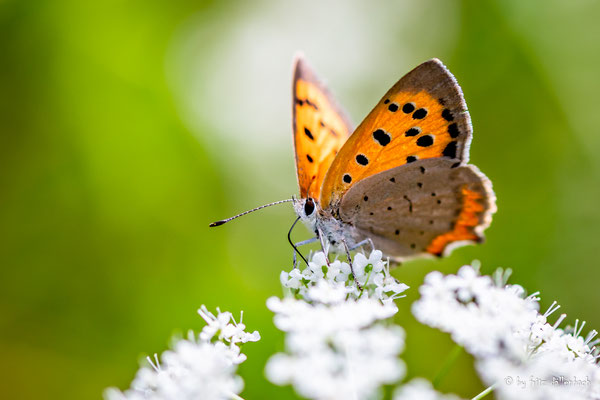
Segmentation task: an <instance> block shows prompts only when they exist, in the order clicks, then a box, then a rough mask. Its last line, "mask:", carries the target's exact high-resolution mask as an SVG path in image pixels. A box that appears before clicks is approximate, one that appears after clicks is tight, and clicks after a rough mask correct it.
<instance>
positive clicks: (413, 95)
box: [320, 59, 472, 208]
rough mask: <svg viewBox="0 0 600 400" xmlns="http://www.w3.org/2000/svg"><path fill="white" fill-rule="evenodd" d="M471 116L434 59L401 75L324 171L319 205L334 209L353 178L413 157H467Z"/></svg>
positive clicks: (461, 159) (451, 79) (447, 74)
mask: <svg viewBox="0 0 600 400" xmlns="http://www.w3.org/2000/svg"><path fill="white" fill-rule="evenodd" d="M471 136H472V128H471V120H470V118H469V113H468V112H467V108H466V104H465V101H464V99H463V95H462V91H461V89H460V87H459V86H458V83H457V82H456V80H455V79H454V76H452V74H451V73H450V71H448V69H446V67H445V66H444V65H443V64H442V63H441V62H440V61H439V60H437V59H433V60H430V61H427V62H425V63H423V64H421V65H419V66H418V67H417V68H415V69H414V70H412V71H411V72H409V73H408V74H406V75H405V76H404V77H403V78H402V79H400V81H398V82H397V83H396V84H395V85H394V86H393V87H392V88H391V89H390V90H389V91H388V92H387V93H386V94H385V96H383V98H382V99H381V101H379V103H378V104H377V105H376V106H375V108H374V109H373V111H371V113H370V114H369V115H368V116H367V118H365V120H364V121H363V122H362V123H361V124H360V125H359V127H358V128H357V129H356V131H355V132H354V133H353V134H352V136H350V138H349V139H348V140H347V141H346V143H345V144H344V146H343V147H342V148H341V149H340V151H339V153H338V155H337V157H336V158H335V160H334V161H333V163H332V164H331V167H330V168H329V171H328V172H327V174H326V176H325V179H324V182H323V186H322V190H321V196H320V203H321V207H323V208H327V207H335V206H336V205H337V204H338V203H339V201H340V200H341V198H342V196H343V195H344V193H346V191H347V190H348V189H350V188H351V187H352V186H353V185H354V184H355V183H356V182H359V181H361V180H362V179H364V178H366V177H369V176H372V175H374V174H377V173H378V172H382V171H386V170H389V169H391V168H394V167H397V166H400V165H403V164H406V163H411V162H414V161H416V160H421V159H426V158H434V157H447V158H452V159H457V162H459V163H461V164H462V163H466V162H467V161H468V154H469V153H468V150H469V144H470V141H471Z"/></svg>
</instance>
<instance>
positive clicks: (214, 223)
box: [209, 199, 294, 227]
mask: <svg viewBox="0 0 600 400" xmlns="http://www.w3.org/2000/svg"><path fill="white" fill-rule="evenodd" d="M293 200H294V199H285V200H279V201H275V202H273V203H269V204H265V205H263V206H260V207H256V208H253V209H252V210H248V211H244V212H243V213H241V214H238V215H234V216H233V217H230V218H227V219H222V220H220V221H216V222H213V223H211V224H210V225H209V226H210V227H213V226H221V225H223V224H224V223H226V222H229V221H231V220H232V219H236V218H238V217H241V216H242V215H246V214H250V213H251V212H254V211H258V210H260V209H262V208H266V207H271V206H275V205H277V204H281V203H288V202H290V201H293Z"/></svg>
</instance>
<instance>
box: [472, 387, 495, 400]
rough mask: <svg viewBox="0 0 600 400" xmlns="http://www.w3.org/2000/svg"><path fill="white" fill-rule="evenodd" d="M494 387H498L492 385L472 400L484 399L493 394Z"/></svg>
mask: <svg viewBox="0 0 600 400" xmlns="http://www.w3.org/2000/svg"><path fill="white" fill-rule="evenodd" d="M494 386H496V385H492V386H490V387H488V388H487V389H485V390H484V391H483V392H481V393H479V394H478V395H477V396H475V397H473V398H472V399H471V400H479V399H483V398H484V397H485V396H487V395H488V394H490V393H492V391H493V390H494Z"/></svg>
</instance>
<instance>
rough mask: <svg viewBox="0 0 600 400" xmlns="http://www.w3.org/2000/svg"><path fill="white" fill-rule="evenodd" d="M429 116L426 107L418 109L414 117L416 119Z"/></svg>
mask: <svg viewBox="0 0 600 400" xmlns="http://www.w3.org/2000/svg"><path fill="white" fill-rule="evenodd" d="M426 116H427V109H426V108H419V109H418V110H417V111H415V112H414V113H413V118H414V119H423V118H425V117H426Z"/></svg>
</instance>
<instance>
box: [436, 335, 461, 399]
mask: <svg viewBox="0 0 600 400" xmlns="http://www.w3.org/2000/svg"><path fill="white" fill-rule="evenodd" d="M462 350H463V348H462V347H461V346H460V345H458V344H457V345H456V346H454V348H452V350H451V351H450V353H448V356H447V357H446V359H445V360H444V363H443V364H442V367H441V368H440V370H439V371H438V373H437V374H436V376H435V377H434V378H433V381H432V383H433V387H434V388H436V389H437V388H439V386H440V383H442V380H443V379H444V378H445V377H446V375H448V372H449V371H450V369H451V368H452V365H453V364H454V363H455V362H456V360H457V359H458V356H460V354H461V353H462Z"/></svg>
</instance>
